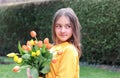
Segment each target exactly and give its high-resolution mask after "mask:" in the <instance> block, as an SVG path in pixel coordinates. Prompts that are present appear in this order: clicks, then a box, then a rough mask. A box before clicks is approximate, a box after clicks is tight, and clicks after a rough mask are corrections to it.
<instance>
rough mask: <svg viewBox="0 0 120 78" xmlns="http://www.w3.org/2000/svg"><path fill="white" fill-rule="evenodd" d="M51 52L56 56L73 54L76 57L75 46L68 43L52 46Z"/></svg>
mask: <svg viewBox="0 0 120 78" xmlns="http://www.w3.org/2000/svg"><path fill="white" fill-rule="evenodd" d="M51 50H52V51H53V52H55V53H58V54H61V53H62V54H64V53H72V54H73V53H74V55H78V52H77V49H76V48H75V46H74V45H73V44H71V43H69V42H64V43H61V44H58V45H55V46H53V48H52V49H51Z"/></svg>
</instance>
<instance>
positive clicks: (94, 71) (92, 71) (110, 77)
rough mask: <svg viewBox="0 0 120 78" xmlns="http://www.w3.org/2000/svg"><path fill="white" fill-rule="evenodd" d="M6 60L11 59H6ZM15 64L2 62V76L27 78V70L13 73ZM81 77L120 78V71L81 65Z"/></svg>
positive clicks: (0, 76) (1, 77) (0, 72)
mask: <svg viewBox="0 0 120 78" xmlns="http://www.w3.org/2000/svg"><path fill="white" fill-rule="evenodd" d="M4 61H11V59H5V60H4ZM14 66H15V64H0V78H27V75H26V70H23V71H21V72H19V73H13V72H12V68H13V67H14ZM80 69H81V70H80V78H120V74H119V73H120V72H116V71H110V70H104V69H100V68H95V67H89V66H81V67H80Z"/></svg>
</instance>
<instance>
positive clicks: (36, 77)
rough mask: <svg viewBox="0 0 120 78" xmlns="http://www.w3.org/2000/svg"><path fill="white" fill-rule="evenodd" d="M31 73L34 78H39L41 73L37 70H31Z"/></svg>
mask: <svg viewBox="0 0 120 78" xmlns="http://www.w3.org/2000/svg"><path fill="white" fill-rule="evenodd" d="M30 73H31V76H32V78H38V77H39V73H38V70H37V69H36V68H32V69H31V70H30Z"/></svg>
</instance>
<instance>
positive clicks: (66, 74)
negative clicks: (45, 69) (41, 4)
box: [46, 8, 81, 78]
mask: <svg viewBox="0 0 120 78" xmlns="http://www.w3.org/2000/svg"><path fill="white" fill-rule="evenodd" d="M80 29H81V26H80V24H79V21H78V18H77V16H76V14H75V13H74V11H73V10H72V9H71V8H61V9H59V10H58V11H57V12H56V13H55V16H54V18H53V25H52V38H53V42H54V46H53V47H52V48H51V51H53V52H55V56H54V60H52V62H51V65H50V69H51V71H50V72H49V73H48V74H46V78H79V58H80V56H81V46H80V45H81V43H80Z"/></svg>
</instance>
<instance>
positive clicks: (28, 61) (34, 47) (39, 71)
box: [7, 31, 53, 78]
mask: <svg viewBox="0 0 120 78" xmlns="http://www.w3.org/2000/svg"><path fill="white" fill-rule="evenodd" d="M30 35H31V37H32V39H31V40H29V41H27V42H26V44H25V45H21V44H20V42H18V51H19V53H14V52H12V53H9V54H7V56H8V57H12V58H13V60H14V62H15V63H17V66H15V67H14V68H13V71H14V72H19V71H20V70H21V69H25V68H30V69H31V75H32V77H33V78H38V77H40V76H42V77H43V76H45V74H46V73H48V72H49V71H50V63H51V61H52V58H53V54H52V52H50V51H49V49H50V48H51V47H52V45H51V44H50V43H49V39H48V38H45V39H44V40H43V41H41V40H38V39H37V38H36V35H37V34H36V32H35V31H31V32H30Z"/></svg>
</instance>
